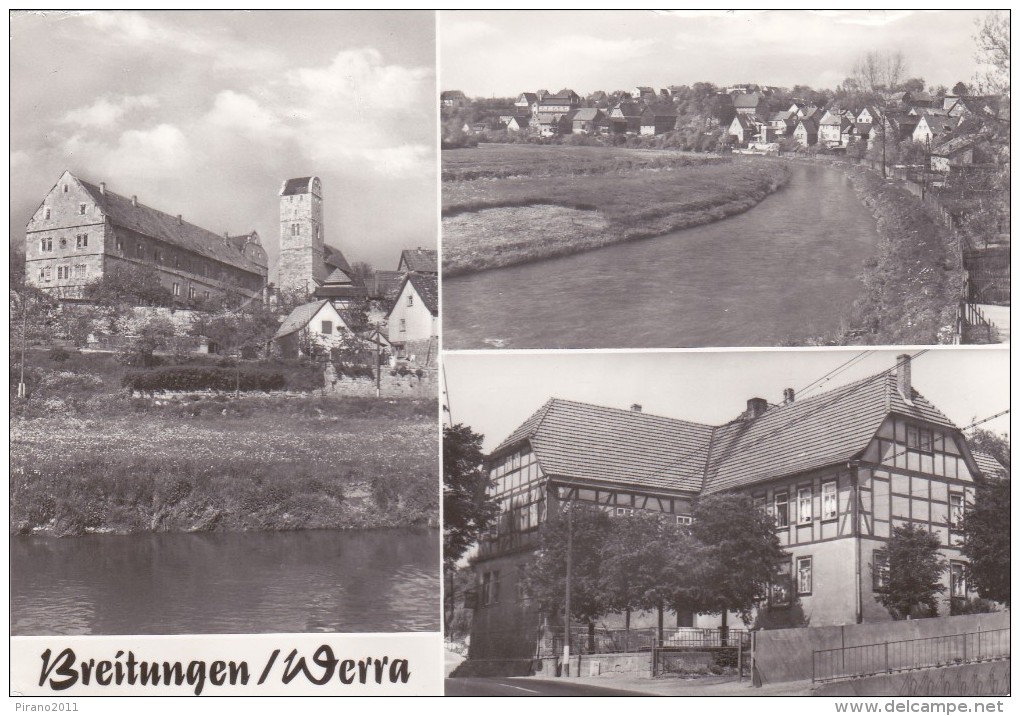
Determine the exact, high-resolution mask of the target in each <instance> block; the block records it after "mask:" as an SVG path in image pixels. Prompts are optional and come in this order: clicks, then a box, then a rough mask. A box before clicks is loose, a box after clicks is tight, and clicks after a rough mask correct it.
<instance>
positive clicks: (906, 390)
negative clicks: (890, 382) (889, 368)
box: [896, 353, 913, 403]
mask: <svg viewBox="0 0 1020 716" xmlns="http://www.w3.org/2000/svg"><path fill="white" fill-rule="evenodd" d="M896 387H897V388H899V389H900V395H902V396H903V399H904V400H906V401H907V402H908V403H910V401H911V398H912V396H913V391H912V390H911V386H910V354H909V353H903V354H901V355H898V356H896Z"/></svg>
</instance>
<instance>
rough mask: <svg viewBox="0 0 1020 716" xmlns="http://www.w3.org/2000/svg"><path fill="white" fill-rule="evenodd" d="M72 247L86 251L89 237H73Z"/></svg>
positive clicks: (84, 235) (81, 235)
mask: <svg viewBox="0 0 1020 716" xmlns="http://www.w3.org/2000/svg"><path fill="white" fill-rule="evenodd" d="M74 247H75V248H76V249H87V248H88V247H89V235H88V234H78V235H77V236H75V237H74Z"/></svg>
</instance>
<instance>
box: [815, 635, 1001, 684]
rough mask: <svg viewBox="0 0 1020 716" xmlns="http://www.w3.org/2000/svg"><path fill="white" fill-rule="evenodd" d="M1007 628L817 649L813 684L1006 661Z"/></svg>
mask: <svg viewBox="0 0 1020 716" xmlns="http://www.w3.org/2000/svg"><path fill="white" fill-rule="evenodd" d="M1009 649H1010V647H1009V627H1006V628H1005V629H993V630H991V631H978V632H968V633H966V634H949V635H947V636H932V637H927V638H923V639H907V640H904V641H889V642H883V643H879V644H864V645H861V646H845V647H840V648H837V649H820V650H816V651H814V652H813V654H812V658H811V681H812V682H813V683H819V682H826V681H839V680H841V679H855V678H860V677H862V676H875V675H877V674H891V673H894V672H897V671H908V670H910V669H926V668H932V667H936V666H951V665H954V664H969V663H973V662H976V661H988V660H992V659H1008V658H1009V656H1010V651H1009Z"/></svg>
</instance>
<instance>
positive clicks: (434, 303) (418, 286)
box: [386, 272, 439, 318]
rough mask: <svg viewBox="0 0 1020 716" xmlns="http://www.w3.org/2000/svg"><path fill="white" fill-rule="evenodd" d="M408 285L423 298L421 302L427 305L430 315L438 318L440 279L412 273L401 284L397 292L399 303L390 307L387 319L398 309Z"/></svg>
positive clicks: (434, 276)
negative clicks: (400, 298) (400, 299)
mask: <svg viewBox="0 0 1020 716" xmlns="http://www.w3.org/2000/svg"><path fill="white" fill-rule="evenodd" d="M407 284H411V286H412V288H414V291H415V293H417V294H418V296H420V297H421V302H422V303H423V304H424V305H425V308H427V309H429V313H431V314H432V315H433V316H438V315H439V277H438V276H437V275H436V274H421V273H413V272H412V273H408V274H405V275H404V280H403V281H402V282H401V284H400V290H399V291H397V297H398V301H397V302H395V303H394V304H393V305H392V306H390V310H389V312H388V313H387V314H386V316H387V318H388V317H389V316H391V315H392V314H393V309H395V308H396V307H397V304H398V303H399V297H400V295H401V294H402V293H403V292H404V288H405V287H406V286H407Z"/></svg>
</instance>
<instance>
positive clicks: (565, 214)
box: [443, 145, 789, 276]
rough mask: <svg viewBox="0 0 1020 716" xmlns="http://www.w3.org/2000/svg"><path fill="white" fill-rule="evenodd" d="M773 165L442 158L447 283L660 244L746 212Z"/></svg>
mask: <svg viewBox="0 0 1020 716" xmlns="http://www.w3.org/2000/svg"><path fill="white" fill-rule="evenodd" d="M788 178H789V172H788V170H787V169H786V167H785V166H783V165H781V164H779V163H771V162H770V163H765V162H751V161H744V160H728V159H720V158H718V157H698V156H694V155H688V154H681V153H677V152H663V151H650V150H627V149H610V148H601V147H528V146H516V145H506V146H498V147H479V148H476V149H459V150H448V151H444V152H443V271H444V275H446V276H455V275H458V274H464V273H471V272H474V271H481V270H485V269H490V268H497V267H500V266H510V265H514V264H521V263H527V262H530V261H536V260H539V259H545V258H551V257H554V256H564V255H567V254H573V253H578V252H580V251H587V250H589V249H594V248H598V247H601V246H606V245H608V244H612V243H618V242H621V241H629V240H633V239H640V238H647V237H651V236H659V235H662V234H666V233H669V232H671V231H676V230H678V229H684V228H688V227H691V226H697V225H700V224H706V223H709V222H712V221H718V220H719V219H722V218H725V217H727V216H732V215H733V214H737V213H739V212H742V211H746V210H747V209H750V208H751V207H753V206H755V205H756V204H758V203H759V202H760V201H761V200H762V199H764V198H765V197H766V196H768V195H769V194H771V193H772V192H774V191H775V190H776V189H778V188H779V187H781V186H782V185H783V184H785V183H786V181H787V180H788Z"/></svg>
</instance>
